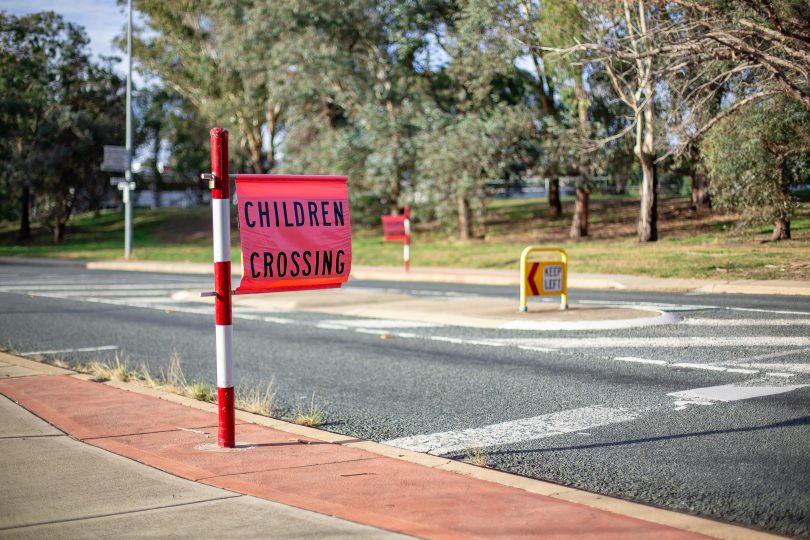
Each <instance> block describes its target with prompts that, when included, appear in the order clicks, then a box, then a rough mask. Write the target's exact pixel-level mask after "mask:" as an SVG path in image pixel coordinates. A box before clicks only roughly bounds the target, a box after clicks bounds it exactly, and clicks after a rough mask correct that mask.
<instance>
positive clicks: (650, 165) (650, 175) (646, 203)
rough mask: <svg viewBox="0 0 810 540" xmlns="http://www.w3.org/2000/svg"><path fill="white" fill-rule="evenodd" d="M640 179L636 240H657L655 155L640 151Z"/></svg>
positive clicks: (656, 174) (656, 172)
mask: <svg viewBox="0 0 810 540" xmlns="http://www.w3.org/2000/svg"><path fill="white" fill-rule="evenodd" d="M639 160H640V161H641V171H642V173H643V179H642V181H641V210H640V212H639V216H638V241H639V242H655V241H656V240H658V171H657V167H656V165H655V156H654V155H650V154H647V153H645V152H642V154H641V156H640V157H639Z"/></svg>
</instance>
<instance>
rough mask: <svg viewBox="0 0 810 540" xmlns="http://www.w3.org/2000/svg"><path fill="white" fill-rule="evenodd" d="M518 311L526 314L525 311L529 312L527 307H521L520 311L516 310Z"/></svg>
mask: <svg viewBox="0 0 810 540" xmlns="http://www.w3.org/2000/svg"><path fill="white" fill-rule="evenodd" d="M518 311H520V312H521V313H526V312H527V311H529V306H521V307H520V309H518Z"/></svg>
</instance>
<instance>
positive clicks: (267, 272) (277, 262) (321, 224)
mask: <svg viewBox="0 0 810 540" xmlns="http://www.w3.org/2000/svg"><path fill="white" fill-rule="evenodd" d="M346 181H347V178H346V177H345V176H299V175H272V174H238V175H236V196H237V199H238V201H239V236H240V240H241V244H242V282H241V283H240V284H239V288H237V289H236V294H250V293H261V292H277V291H293V290H302V289H325V288H329V287H340V285H342V284H343V283H345V282H346V280H347V279H349V272H350V271H351V265H352V234H351V223H350V220H349V194H348V189H347V187H346Z"/></svg>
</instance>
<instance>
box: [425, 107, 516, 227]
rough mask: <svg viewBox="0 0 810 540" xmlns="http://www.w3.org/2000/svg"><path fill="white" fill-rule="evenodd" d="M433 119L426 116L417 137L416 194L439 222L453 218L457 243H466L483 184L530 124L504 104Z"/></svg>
mask: <svg viewBox="0 0 810 540" xmlns="http://www.w3.org/2000/svg"><path fill="white" fill-rule="evenodd" d="M434 115H435V116H434ZM434 115H431V116H428V117H426V119H425V120H426V121H427V123H428V124H429V126H428V127H426V129H425V130H424V131H423V133H422V134H421V135H420V143H421V144H420V145H419V147H420V149H421V152H420V156H419V165H420V168H419V170H418V171H417V174H418V184H417V185H418V190H419V193H420V194H421V195H422V197H423V198H424V199H426V200H425V203H426V204H427V205H429V206H431V207H432V208H433V209H434V211H435V212H436V214H437V217H439V219H440V220H443V221H446V220H447V218H448V217H450V216H454V217H455V218H456V221H457V230H458V235H459V239H460V240H462V241H468V240H470V239H471V238H473V237H474V236H475V229H476V226H477V225H478V224H480V220H479V219H477V218H478V216H479V215H480V212H479V210H481V208H482V203H483V200H484V193H483V192H484V188H485V186H486V182H487V181H488V180H490V179H493V178H498V177H500V175H501V174H502V171H503V170H504V169H505V168H507V167H509V165H510V164H511V162H512V161H513V160H514V157H515V155H516V154H518V153H519V150H518V149H519V148H520V147H521V146H522V144H523V143H524V141H525V139H526V138H527V136H528V135H529V133H530V131H531V129H532V126H531V121H530V119H529V115H527V114H526V111H521V110H520V109H519V108H516V107H515V108H513V107H509V106H506V105H503V104H502V105H499V106H496V107H494V108H493V109H492V110H491V111H480V112H478V113H475V112H470V113H467V114H463V115H459V116H453V115H448V114H447V113H443V112H441V111H438V110H436V111H434ZM448 203H449V204H448Z"/></svg>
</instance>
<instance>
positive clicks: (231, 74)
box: [133, 0, 283, 173]
mask: <svg viewBox="0 0 810 540" xmlns="http://www.w3.org/2000/svg"><path fill="white" fill-rule="evenodd" d="M273 4H276V3H273ZM252 5H253V3H252V2H248V1H245V0H242V1H236V2H225V1H221V0H199V1H195V2H184V3H182V5H180V6H176V5H169V4H167V3H166V2H164V1H163V0H144V1H142V2H138V4H137V8H138V11H139V12H141V14H142V15H143V18H144V21H145V25H146V29H145V30H141V31H138V32H137V33H136V35H135V37H134V39H133V55H134V56H135V57H136V59H137V60H138V61H139V62H140V63H141V66H142V68H143V69H144V70H145V71H146V72H148V73H151V74H154V75H156V76H157V77H159V78H160V79H161V81H163V84H164V85H166V86H167V87H168V88H169V89H170V90H171V91H173V92H175V93H177V94H179V95H181V96H182V97H183V98H184V99H186V100H187V101H188V102H189V103H191V104H192V105H193V106H194V107H195V108H196V110H197V114H199V115H200V117H201V118H203V119H205V120H206V121H207V123H208V124H209V125H214V124H216V125H222V126H223V127H227V128H229V129H230V130H231V131H232V132H233V133H234V135H235V139H236V142H237V148H236V149H235V150H236V151H235V152H234V154H235V156H234V157H236V158H237V159H241V160H243V162H244V166H246V167H247V168H248V169H249V170H252V171H253V172H256V173H261V172H267V171H269V170H271V169H272V168H273V167H275V164H276V155H275V151H276V148H275V146H274V145H273V144H269V145H268V150H267V151H265V150H264V143H265V137H264V134H265V133H270V135H271V136H270V138H269V139H270V142H271V143H272V141H273V140H274V138H273V136H272V135H274V134H275V132H276V131H277V129H278V127H279V125H280V123H281V121H282V117H283V105H282V104H281V103H279V101H278V100H277V99H276V97H277V96H275V95H273V94H271V93H270V92H269V89H268V88H269V87H268V80H269V77H270V76H271V75H273V72H272V70H271V67H272V66H266V65H265V64H263V63H262V62H261V61H259V59H258V58H257V55H258V54H259V53H260V52H261V54H262V55H266V54H268V53H267V52H266V51H265V50H264V49H263V48H264V47H265V45H266V44H268V43H269V44H273V47H272V48H271V50H277V48H278V47H279V46H280V43H279V41H278V40H275V39H274V38H275V37H276V35H277V33H278V31H280V30H278V29H279V28H281V27H283V22H281V21H279V20H277V19H275V20H273V22H274V23H276V24H277V26H276V28H277V30H276V32H275V33H270V34H268V35H264V36H262V37H263V40H262V41H255V40H251V36H253V35H254V33H253V32H252V31H251V25H253V24H254V23H255V21H254V20H253V19H252V18H251V17H249V16H248V9H249V8H250V7H251V6H252ZM239 168H240V169H242V168H243V167H242V166H240V167H239Z"/></svg>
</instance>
